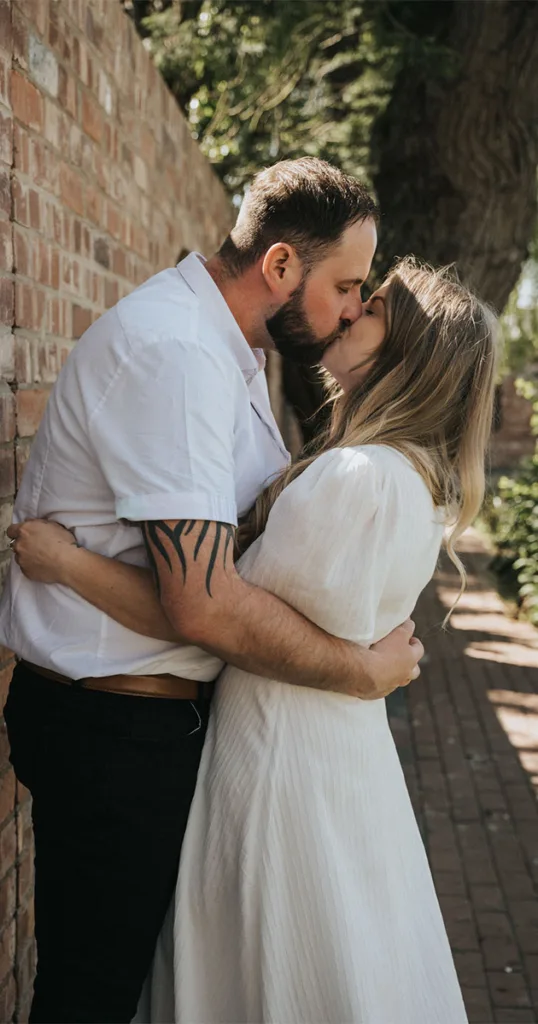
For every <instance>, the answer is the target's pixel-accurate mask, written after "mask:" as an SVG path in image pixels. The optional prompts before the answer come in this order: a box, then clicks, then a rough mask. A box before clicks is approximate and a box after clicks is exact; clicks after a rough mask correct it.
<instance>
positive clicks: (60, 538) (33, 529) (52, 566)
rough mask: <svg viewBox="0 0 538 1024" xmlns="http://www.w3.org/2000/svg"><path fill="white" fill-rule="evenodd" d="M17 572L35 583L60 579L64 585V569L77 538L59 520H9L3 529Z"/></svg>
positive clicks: (75, 545) (65, 583) (54, 581)
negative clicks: (7, 538)
mask: <svg viewBox="0 0 538 1024" xmlns="http://www.w3.org/2000/svg"><path fill="white" fill-rule="evenodd" d="M7 535H8V537H10V538H11V540H12V541H13V543H12V545H11V547H12V550H13V553H14V555H15V561H16V562H17V565H18V566H19V568H20V569H21V572H22V573H23V574H24V575H25V576H26V577H27V578H28V579H29V580H33V581H34V582H35V583H61V584H64V585H65V586H68V583H67V578H66V571H67V566H68V564H69V559H70V557H72V555H73V554H74V551H73V549H76V547H77V542H76V540H75V538H74V536H73V534H72V533H71V532H70V531H69V530H66V529H65V528H64V527H63V526H60V525H59V523H53V522H49V521H48V520H44V519H27V520H26V521H25V522H23V523H12V524H11V526H10V527H8V530H7Z"/></svg>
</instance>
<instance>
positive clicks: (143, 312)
mask: <svg viewBox="0 0 538 1024" xmlns="http://www.w3.org/2000/svg"><path fill="white" fill-rule="evenodd" d="M199 305H200V304H199V300H198V298H197V296H196V295H195V294H194V293H193V292H192V291H191V290H190V288H189V287H188V285H187V284H186V283H185V281H183V279H182V278H181V276H180V275H179V274H178V272H177V270H176V268H175V267H170V268H168V269H167V270H162V271H161V272H160V273H158V274H155V275H154V276H153V277H150V278H149V279H148V280H147V281H144V283H143V284H141V285H140V286H139V287H138V288H135V290H134V291H133V292H131V293H130V295H126V296H125V298H123V299H120V301H119V302H118V304H117V306H116V307H115V309H116V313H117V317H118V325H119V326H120V327H121V329H122V331H123V333H124V335H125V338H126V340H127V341H128V342H129V343H130V345H131V346H133V347H136V345H137V343H143V344H145V345H147V344H148V343H152V342H154V343H155V342H158V341H159V340H161V339H164V338H171V337H172V338H177V339H178V340H181V339H183V340H185V341H190V340H193V339H194V338H195V337H196V333H197V328H198V316H199Z"/></svg>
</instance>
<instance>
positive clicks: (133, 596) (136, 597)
mask: <svg viewBox="0 0 538 1024" xmlns="http://www.w3.org/2000/svg"><path fill="white" fill-rule="evenodd" d="M7 532H8V536H9V537H11V538H13V539H14V540H15V545H14V554H15V559H16V561H17V563H18V565H19V566H20V568H21V571H22V572H23V573H24V575H25V576H27V577H28V579H31V580H34V581H35V582H38V583H59V584H61V585H62V586H64V587H70V588H71V589H72V590H75V591H76V593H77V594H79V595H80V597H83V598H84V600H85V601H88V602H89V603H90V604H93V605H95V607H96V608H99V610H100V611H102V612H104V613H105V614H106V615H109V616H110V618H111V619H115V620H116V622H119V623H121V625H122V626H126V628H127V629H131V630H133V632H134V633H141V634H142V635H143V636H150V637H153V638H155V639H156V640H169V641H170V642H171V643H177V644H181V643H182V640H181V638H180V637H178V636H177V634H176V633H175V632H174V630H173V628H172V626H171V625H170V622H169V620H168V619H167V617H166V615H165V613H164V611H163V609H162V606H161V603H160V601H159V598H158V597H157V594H156V591H155V589H154V585H153V578H152V574H151V570H150V569H143V568H139V567H138V566H135V565H126V563H125V562H119V561H117V560H116V559H115V558H106V557H105V556H104V555H98V554H95V552H93V551H87V550H86V549H85V548H79V547H77V543H76V541H75V538H74V537H73V534H72V533H70V532H69V530H65V529H64V527H63V526H59V524H58V523H52V522H43V521H42V520H40V519H32V520H27V522H25V523H18V524H16V525H13V526H10V527H9V529H8V531H7Z"/></svg>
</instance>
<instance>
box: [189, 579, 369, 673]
mask: <svg viewBox="0 0 538 1024" xmlns="http://www.w3.org/2000/svg"><path fill="white" fill-rule="evenodd" d="M185 639H186V638H185ZM188 640H189V642H190V643H194V644H196V645H197V646H199V647H202V648H203V649H204V650H206V651H209V652H210V653H211V654H215V655H217V656H218V657H219V658H222V659H223V661H226V662H229V663H230V664H232V665H235V666H236V667H237V668H240V669H243V670H244V671H246V672H252V673H254V674H255V675H258V676H263V677H265V678H269V679H277V680H279V681H280V682H286V683H293V684H294V685H296V686H310V687H314V688H316V689H323V690H338V691H342V690H347V689H348V687H353V688H354V690H358V691H361V690H362V687H363V686H364V692H365V693H366V692H367V691H368V689H369V687H370V683H371V678H370V663H371V656H370V655H369V652H368V650H367V649H366V648H361V647H359V646H358V645H357V644H353V643H351V642H349V641H347V640H341V639H339V638H338V637H335V636H332V635H331V634H330V633H326V632H325V631H324V630H323V629H320V628H319V626H316V625H315V624H314V623H313V622H310V621H309V620H308V619H306V618H305V617H304V616H303V615H301V613H300V612H298V611H296V609H295V608H292V607H291V606H290V605H288V604H286V603H285V602H284V601H282V600H281V599H280V598H278V597H276V596H275V595H273V594H270V593H269V592H268V591H267V590H263V589H261V588H260V587H255V586H252V585H251V584H249V583H247V582H245V581H244V580H242V579H241V578H240V577H235V579H234V581H233V583H232V585H231V586H230V592H229V595H228V599H227V600H226V601H219V602H217V603H216V604H215V607H214V609H211V610H210V609H209V608H208V607H207V606H206V608H205V614H204V615H203V616H200V619H199V622H198V623H197V625H196V626H194V627H192V626H191V627H190V629H189V636H188Z"/></svg>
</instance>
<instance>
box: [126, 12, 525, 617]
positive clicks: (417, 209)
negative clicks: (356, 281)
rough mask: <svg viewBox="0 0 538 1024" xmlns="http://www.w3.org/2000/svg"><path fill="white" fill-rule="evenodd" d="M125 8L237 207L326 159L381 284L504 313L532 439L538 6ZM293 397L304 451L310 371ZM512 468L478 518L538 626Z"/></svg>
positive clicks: (312, 419) (311, 410) (313, 402)
mask: <svg viewBox="0 0 538 1024" xmlns="http://www.w3.org/2000/svg"><path fill="white" fill-rule="evenodd" d="M123 3H124V6H125V8H126V9H127V11H128V13H129V14H130V15H131V16H132V17H133V19H134V21H135V23H136V26H137V29H138V31H139V33H140V34H141V36H142V37H143V39H144V43H145V45H146V47H147V48H148V50H149V51H150V52H151V53H152V55H153V58H154V60H155V62H156V64H157V66H158V67H159V69H160V71H161V73H162V74H163V76H164V78H165V79H166V81H167V83H168V85H169V87H170V89H171V91H172V92H173V94H174V95H175V96H176V98H177V101H178V103H179V105H180V106H181V108H182V109H183V111H184V113H185V116H186V117H187V120H188V123H189V125H190V128H191V131H192V134H193V136H194V138H196V139H197V140H198V142H199V144H200V146H201V148H202V150H203V152H204V153H205V154H206V155H207V157H208V158H209V160H210V161H211V162H212V163H213V165H214V168H215V171H216V172H217V174H218V175H219V176H220V177H221V178H222V180H223V182H224V184H225V185H226V187H227V189H228V190H229V192H230V195H231V197H232V200H233V201H234V202H235V203H236V204H237V205H239V203H240V201H241V196H242V193H243V189H244V187H245V185H246V183H247V182H248V180H249V179H250V178H251V176H252V175H253V174H254V173H255V172H256V171H257V170H259V169H260V168H261V167H263V166H266V165H267V164H270V163H273V162H275V161H277V160H280V159H283V158H285V157H297V156H299V155H302V154H309V155H315V156H320V157H323V158H325V159H327V160H330V161H331V162H333V163H335V164H337V165H338V166H340V167H342V168H343V169H344V170H346V171H349V172H350V173H353V174H356V175H358V176H359V177H361V178H362V179H363V180H365V181H367V182H368V183H369V185H370V186H371V188H372V189H373V190H374V192H375V193H376V195H377V198H378V199H379V202H380V204H381V209H382V215H383V219H382V224H381V230H380V243H379V250H378V254H377V257H376V263H375V267H374V277H373V280H374V281H375V279H376V278H377V279H379V277H380V276H381V275H382V274H383V273H384V272H385V270H386V269H387V267H388V266H390V264H391V263H392V261H393V260H394V258H395V257H396V256H399V255H403V254H405V253H409V252H412V253H415V254H416V255H417V256H420V257H422V258H424V259H426V260H428V261H430V262H432V263H434V264H445V263H455V264H456V266H457V268H458V271H459V273H460V275H461V277H462V278H463V280H465V281H466V282H467V283H469V284H470V285H471V286H472V287H474V288H475V289H476V290H477V292H478V293H479V294H480V295H481V297H482V298H483V299H485V300H486V301H488V302H489V303H490V304H491V305H492V306H493V307H495V308H496V310H497V311H498V312H499V313H502V314H503V315H502V325H503V335H504V339H505V358H504V364H503V375H504V376H507V375H511V378H512V379H515V380H516V389H517V391H518V392H519V393H520V394H522V395H523V396H525V398H526V399H527V400H528V401H529V402H534V416H533V417H531V414H530V410H531V406H530V404H529V415H528V419H527V430H528V433H529V439H530V434H531V431H534V432H535V433H536V432H537V431H538V312H537V309H538V305H537V300H538V238H537V229H536V211H537V166H538V3H536V2H535V0H123ZM500 383H501V382H500ZM284 387H285V392H286V396H287V399H288V401H289V402H290V403H291V405H292V407H293V408H294V410H295V412H296V413H297V416H298V419H299V422H300V424H301V427H302V433H303V437H304V439H305V440H308V439H310V438H311V437H312V436H313V435H314V434H315V433H316V431H317V430H318V429H319V426H320V424H321V422H322V415H320V414H319V413H318V409H319V406H320V399H321V395H320V385H319V382H318V380H317V377H316V373H315V372H306V371H302V370H300V369H298V368H296V367H292V366H285V367H284ZM499 408H500V410H501V409H502V389H501V388H500V389H499ZM526 447H527V450H528V451H530V450H532V443H531V444H530V445H529V444H527V446H526ZM509 462H511V463H513V462H514V460H513V459H512V460H509ZM501 463H502V459H501ZM503 468H504V469H505V472H504V473H500V472H499V471H497V472H493V473H492V477H491V481H492V482H491V493H490V495H489V498H488V503H487V507H486V512H485V516H484V520H483V521H484V523H485V524H486V526H487V528H488V529H489V530H490V532H491V534H492V536H493V537H494V538H495V541H496V544H497V550H498V557H497V559H496V562H495V565H496V567H497V568H498V569H499V571H500V572H501V573H502V574H503V576H504V578H505V579H507V580H508V581H509V584H510V586H512V585H513V584H514V583H515V586H516V590H517V593H518V602H519V605H520V608H521V609H522V611H523V613H524V614H526V615H528V616H530V617H531V618H532V619H533V620H534V621H536V622H538V451H537V450H536V448H535V451H534V455H529V456H527V458H526V459H525V460H524V461H523V462H522V463H521V464H517V463H516V464H508V465H506V466H504V467H503V466H502V465H501V466H500V469H501V470H502V469H503ZM498 469H499V467H498Z"/></svg>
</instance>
